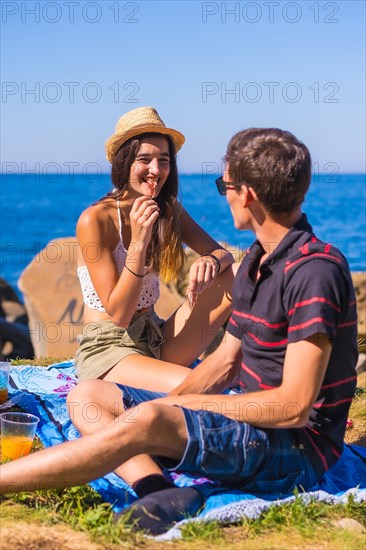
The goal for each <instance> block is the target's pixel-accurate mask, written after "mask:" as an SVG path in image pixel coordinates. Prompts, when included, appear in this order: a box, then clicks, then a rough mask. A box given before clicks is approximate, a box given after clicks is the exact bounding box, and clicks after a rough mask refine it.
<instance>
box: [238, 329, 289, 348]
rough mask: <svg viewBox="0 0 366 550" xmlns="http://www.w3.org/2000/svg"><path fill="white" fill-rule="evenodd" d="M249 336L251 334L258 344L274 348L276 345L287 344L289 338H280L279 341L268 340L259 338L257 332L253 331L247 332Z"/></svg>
mask: <svg viewBox="0 0 366 550" xmlns="http://www.w3.org/2000/svg"><path fill="white" fill-rule="evenodd" d="M247 334H248V336H250V337H251V338H252V339H253V340H254V341H255V342H257V344H259V345H260V346H264V347H266V348H273V347H276V346H282V345H284V344H287V342H288V340H287V338H286V339H285V340H280V341H279V342H266V341H264V340H259V338H257V336H255V334H252V333H251V332H247Z"/></svg>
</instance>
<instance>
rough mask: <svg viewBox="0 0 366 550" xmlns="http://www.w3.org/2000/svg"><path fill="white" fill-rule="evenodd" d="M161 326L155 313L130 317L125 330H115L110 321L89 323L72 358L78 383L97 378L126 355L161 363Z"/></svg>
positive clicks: (162, 340)
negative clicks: (155, 360) (139, 356)
mask: <svg viewBox="0 0 366 550" xmlns="http://www.w3.org/2000/svg"><path fill="white" fill-rule="evenodd" d="M163 324H164V321H163V320H162V319H160V318H159V317H158V316H157V314H156V313H155V312H152V313H151V312H149V313H146V314H142V315H138V316H137V317H133V318H132V321H131V324H130V325H129V326H128V327H127V328H120V327H117V326H116V325H115V324H114V323H112V321H109V320H108V321H101V322H100V323H88V324H87V325H85V326H84V329H83V334H82V337H81V339H80V342H79V348H78V350H77V352H76V356H75V367H76V373H77V375H78V377H79V380H88V379H95V378H100V377H101V376H102V375H103V374H105V373H107V372H108V371H109V370H110V369H111V368H112V367H114V365H116V364H117V363H118V362H119V361H120V360H121V359H123V358H124V357H127V356H128V355H144V356H145V357H155V359H160V346H161V344H162V343H163V342H164V334H163V331H162V329H161V326H162V325H163Z"/></svg>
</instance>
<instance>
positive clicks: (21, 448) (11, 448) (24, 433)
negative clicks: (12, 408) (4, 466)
mask: <svg viewBox="0 0 366 550" xmlns="http://www.w3.org/2000/svg"><path fill="white" fill-rule="evenodd" d="M38 422H39V418H38V417H37V416H34V415H33V414H28V413H19V412H9V413H3V414H0V425H1V459H2V461H6V460H15V459H16V458H20V457H21V456H25V455H27V454H29V453H30V450H31V447H32V443H33V439H34V436H35V433H36V428H37V424H38Z"/></svg>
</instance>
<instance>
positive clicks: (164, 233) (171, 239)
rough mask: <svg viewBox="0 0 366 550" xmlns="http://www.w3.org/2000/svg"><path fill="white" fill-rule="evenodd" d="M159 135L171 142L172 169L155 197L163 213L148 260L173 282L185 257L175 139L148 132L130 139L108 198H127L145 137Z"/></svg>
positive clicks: (115, 161) (118, 155)
mask: <svg viewBox="0 0 366 550" xmlns="http://www.w3.org/2000/svg"><path fill="white" fill-rule="evenodd" d="M156 135H159V136H162V137H164V138H166V140H167V141H168V145H169V155H170V172H169V176H168V178H167V180H166V182H165V184H164V185H163V187H162V189H161V191H160V193H159V195H158V196H157V197H156V198H155V200H156V202H157V203H158V205H159V208H160V214H159V217H158V219H157V221H156V222H155V223H154V226H153V231H152V235H151V240H150V243H149V246H148V248H147V258H146V263H147V265H148V266H149V267H150V268H151V269H153V270H154V271H155V272H156V273H158V274H159V275H160V277H161V278H162V280H163V281H164V282H169V281H171V280H172V279H176V278H177V276H178V274H179V272H180V270H181V269H182V267H183V263H184V259H185V254H184V250H183V244H182V226H181V221H180V211H181V206H180V203H179V202H178V201H177V195H178V170H177V161H176V154H175V149H174V144H173V141H172V140H171V138H170V137H169V136H165V135H163V134H154V133H146V134H141V135H139V136H136V137H133V138H131V139H129V140H128V141H126V143H124V144H123V145H122V146H121V147H120V148H119V150H118V151H117V153H116V155H115V156H114V158H113V162H112V173H111V179H112V183H113V185H114V190H113V191H112V192H110V193H108V195H107V196H106V197H105V198H107V197H108V198H109V197H113V198H115V199H119V200H123V195H124V193H125V190H126V189H127V185H128V182H129V178H130V172H131V166H132V164H133V163H134V161H135V158H136V155H137V153H138V151H139V148H140V143H141V140H142V139H144V138H146V137H150V136H156ZM102 200H103V199H102Z"/></svg>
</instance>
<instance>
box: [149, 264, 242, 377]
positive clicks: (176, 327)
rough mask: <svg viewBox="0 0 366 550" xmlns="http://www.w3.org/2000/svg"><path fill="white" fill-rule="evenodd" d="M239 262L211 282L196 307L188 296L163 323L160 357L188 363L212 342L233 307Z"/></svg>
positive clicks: (184, 363)
mask: <svg viewBox="0 0 366 550" xmlns="http://www.w3.org/2000/svg"><path fill="white" fill-rule="evenodd" d="M237 265H238V264H233V265H232V266H230V267H228V268H227V269H226V270H225V271H224V272H223V273H221V274H220V275H219V276H218V277H217V278H216V279H215V281H214V282H213V283H212V285H211V286H210V287H209V288H208V289H207V290H205V291H204V292H203V293H202V294H200V295H199V297H198V300H197V302H196V304H195V305H194V307H193V309H191V308H190V306H189V303H188V300H186V301H185V302H183V304H182V305H181V306H180V307H179V308H178V309H177V310H176V311H175V312H174V313H173V315H172V316H171V317H169V319H168V320H167V321H166V323H165V324H164V326H163V332H164V336H165V342H164V343H163V344H162V346H161V348H160V349H161V359H163V360H164V361H167V362H175V363H178V364H179V365H185V366H189V365H190V364H191V363H192V362H193V361H194V360H195V359H197V357H199V356H200V355H201V353H202V352H203V351H204V350H205V349H206V348H207V346H208V345H209V344H210V343H211V342H212V340H213V339H214V337H215V336H216V334H217V332H218V331H219V329H220V327H221V326H222V325H223V323H224V322H225V321H226V319H227V318H228V317H229V315H230V311H231V301H232V300H231V288H232V285H233V282H234V276H235V273H236V270H237Z"/></svg>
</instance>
